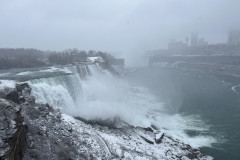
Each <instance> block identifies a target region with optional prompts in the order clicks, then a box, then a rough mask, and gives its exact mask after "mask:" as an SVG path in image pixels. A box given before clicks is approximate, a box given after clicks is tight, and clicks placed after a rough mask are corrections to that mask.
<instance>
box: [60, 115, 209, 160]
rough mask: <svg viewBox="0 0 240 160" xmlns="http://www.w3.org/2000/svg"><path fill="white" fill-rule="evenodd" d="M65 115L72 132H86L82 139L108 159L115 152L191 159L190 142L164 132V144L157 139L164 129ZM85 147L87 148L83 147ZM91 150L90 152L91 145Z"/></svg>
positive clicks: (123, 155) (124, 156)
mask: <svg viewBox="0 0 240 160" xmlns="http://www.w3.org/2000/svg"><path fill="white" fill-rule="evenodd" d="M62 119H63V122H64V123H66V124H67V125H70V126H71V128H72V129H73V132H72V133H75V134H76V135H83V136H81V138H83V139H81V141H87V144H88V145H89V146H91V148H92V149H93V150H94V153H93V155H94V157H101V158H103V157H104V158H105V157H106V158H107V159H108V158H109V159H111V156H112V155H116V156H117V157H118V158H117V159H178V157H182V158H183V159H185V160H189V158H188V157H187V156H188V154H190V153H193V151H191V148H188V146H187V145H186V144H184V143H181V142H179V141H177V140H173V139H171V138H170V137H168V136H164V137H163V139H162V142H161V143H160V144H157V143H155V140H154V139H155V138H159V137H161V135H162V132H160V133H157V134H155V133H153V132H149V131H145V130H144V129H143V128H140V127H137V128H135V127H132V126H129V125H128V124H126V126H123V127H122V128H119V129H111V128H108V127H104V126H98V125H93V126H91V125H88V124H85V123H83V122H81V121H79V120H76V119H75V118H73V117H71V116H69V115H67V114H62ZM143 137H144V138H145V139H148V140H149V141H152V142H153V144H150V143H148V142H146V140H144V138H143ZM186 148H188V149H186ZM81 150H82V151H85V150H87V149H86V148H85V149H84V147H82V148H81ZM88 152H90V150H89V149H88ZM194 154H196V155H198V156H199V157H198V159H204V158H206V160H211V159H212V157H209V156H203V155H202V156H200V154H201V153H200V152H199V151H197V152H196V153H195V152H194Z"/></svg>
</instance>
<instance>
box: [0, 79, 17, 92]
mask: <svg viewBox="0 0 240 160" xmlns="http://www.w3.org/2000/svg"><path fill="white" fill-rule="evenodd" d="M15 86H16V84H15V82H14V81H10V80H0V90H3V89H5V88H15Z"/></svg>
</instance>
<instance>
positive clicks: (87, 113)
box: [29, 64, 215, 147]
mask: <svg viewBox="0 0 240 160" xmlns="http://www.w3.org/2000/svg"><path fill="white" fill-rule="evenodd" d="M64 70H67V71H68V72H71V73H72V74H71V75H59V76H55V77H49V78H42V79H35V80H30V81H29V84H30V86H31V87H32V88H33V90H32V94H33V95H34V96H35V97H36V101H37V102H41V103H49V104H50V105H51V106H54V107H58V108H61V110H62V111H63V112H64V113H67V114H70V115H73V116H80V117H83V118H85V119H96V118H101V119H110V118H113V117H115V116H119V117H120V118H121V119H122V120H124V121H126V122H128V123H129V124H131V125H134V126H141V127H149V126H151V124H154V125H155V126H157V127H158V128H160V129H161V131H163V132H165V133H167V134H168V135H171V136H173V137H174V138H177V139H180V140H181V141H183V142H184V143H187V144H190V145H191V146H193V147H202V146H211V143H214V142H215V139H213V138H211V137H206V136H196V137H189V136H188V135H187V134H186V133H185V132H184V130H195V131H207V130H208V127H209V126H207V125H206V124H205V123H204V122H203V121H202V120H201V119H200V118H199V117H196V116H184V115H180V114H168V112H167V108H166V105H165V104H164V102H161V101H159V99H158V98H157V97H156V96H155V95H153V94H152V93H151V91H150V90H149V89H147V88H144V87H141V86H137V85H132V83H129V82H128V81H127V80H124V79H121V78H119V77H115V76H113V75H111V74H110V73H109V72H107V71H105V70H102V69H101V68H100V67H99V66H98V64H92V65H88V66H68V67H65V68H64Z"/></svg>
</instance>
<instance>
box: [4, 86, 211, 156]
mask: <svg viewBox="0 0 240 160" xmlns="http://www.w3.org/2000/svg"><path fill="white" fill-rule="evenodd" d="M4 84H6V85H4ZM0 87H1V88H0V111H1V112H0V114H1V116H0V159H26V160H28V159H29V160H30V159H31V160H33V159H36V160H39V159H40V160H41V159H42V160H46V159H57V160H61V159H62V160H65V159H73V160H75V159H79V160H82V159H146V160H148V159H156V160H159V159H182V160H187V159H202V160H211V159H213V158H212V157H210V156H206V155H204V154H202V153H200V151H199V150H198V149H193V148H192V147H191V146H189V145H187V144H183V143H181V142H179V141H177V140H174V139H172V138H171V137H168V136H167V135H165V134H164V133H161V132H159V131H156V130H154V129H152V128H140V127H133V126H131V125H128V124H126V123H124V122H122V121H121V120H117V123H118V124H117V125H115V126H114V127H110V126H109V125H100V123H92V122H91V123H90V122H88V121H85V120H81V118H74V117H71V116H69V115H66V114H62V113H61V112H60V111H59V110H56V109H53V107H51V106H49V105H48V104H38V103H35V99H34V97H32V96H31V94H30V93H31V88H30V87H29V85H28V84H27V83H18V82H13V81H0ZM79 119H80V120H79Z"/></svg>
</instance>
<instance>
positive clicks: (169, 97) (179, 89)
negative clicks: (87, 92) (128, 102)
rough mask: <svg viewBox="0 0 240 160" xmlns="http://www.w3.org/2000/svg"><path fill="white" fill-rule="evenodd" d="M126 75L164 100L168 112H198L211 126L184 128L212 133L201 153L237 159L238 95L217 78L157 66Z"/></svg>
mask: <svg viewBox="0 0 240 160" xmlns="http://www.w3.org/2000/svg"><path fill="white" fill-rule="evenodd" d="M127 77H128V78H129V79H135V80H137V81H138V82H139V83H142V84H143V85H145V86H146V87H148V88H150V89H151V90H152V91H153V93H154V94H155V95H156V96H158V97H159V98H160V99H162V100H163V101H166V102H168V103H169V104H168V105H169V107H170V112H173V113H174V112H176V113H181V114H186V115H199V116H200V117H201V119H203V120H204V121H205V122H207V124H209V125H210V126H211V127H210V128H209V130H208V131H207V132H204V133H197V132H193V131H186V133H187V134H189V136H195V135H204V136H212V137H214V138H215V139H216V140H217V142H216V143H214V144H212V147H202V148H201V151H202V152H203V153H205V154H208V155H211V156H213V157H214V158H215V159H217V160H239V159H240V153H239V151H240V95H237V94H236V93H234V92H233V91H232V90H231V86H230V85H226V84H225V83H223V81H222V79H221V78H216V77H215V78H214V77H212V76H211V75H206V74H201V73H196V72H183V71H178V70H174V69H167V68H157V67H149V68H144V69H139V70H137V71H136V72H134V73H131V74H129V75H127ZM234 81H235V83H236V80H234ZM239 84H240V82H239Z"/></svg>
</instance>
